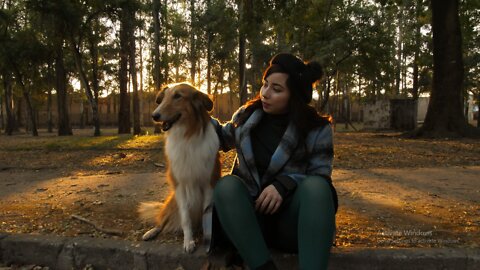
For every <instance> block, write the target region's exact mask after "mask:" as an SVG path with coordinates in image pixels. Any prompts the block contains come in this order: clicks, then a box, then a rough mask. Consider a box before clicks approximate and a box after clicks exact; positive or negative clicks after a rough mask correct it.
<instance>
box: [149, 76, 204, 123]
mask: <svg viewBox="0 0 480 270" xmlns="http://www.w3.org/2000/svg"><path fill="white" fill-rule="evenodd" d="M156 103H157V104H158V106H157V108H156V109H155V110H154V111H153V113H152V118H153V120H154V121H155V122H160V123H162V130H163V131H167V130H169V129H170V128H171V127H172V126H173V125H174V124H177V123H182V122H186V121H189V120H190V121H191V120H192V119H193V120H194V119H198V118H202V117H204V116H205V115H207V116H208V112H209V111H211V110H212V109H213V102H212V100H211V99H210V98H209V97H208V95H206V94H204V93H203V92H201V91H199V90H197V89H196V88H195V87H193V86H192V85H190V84H188V83H178V84H173V85H169V86H168V87H166V88H164V89H163V90H161V91H160V92H159V93H158V95H157V97H156Z"/></svg>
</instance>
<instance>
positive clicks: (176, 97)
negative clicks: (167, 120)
mask: <svg viewBox="0 0 480 270" xmlns="http://www.w3.org/2000/svg"><path fill="white" fill-rule="evenodd" d="M181 97H182V96H181V95H180V94H179V93H175V95H173V99H179V98H181Z"/></svg>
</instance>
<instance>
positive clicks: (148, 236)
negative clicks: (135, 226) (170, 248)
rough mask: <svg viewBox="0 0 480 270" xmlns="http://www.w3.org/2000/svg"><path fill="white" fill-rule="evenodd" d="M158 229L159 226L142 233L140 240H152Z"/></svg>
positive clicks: (158, 231)
mask: <svg viewBox="0 0 480 270" xmlns="http://www.w3.org/2000/svg"><path fill="white" fill-rule="evenodd" d="M160 231H161V229H160V228H157V227H153V228H152V229H150V230H149V231H148V232H146V233H144V234H143V236H142V240H143V241H148V240H152V239H153V238H155V237H156V236H157V235H158V234H159V233H160Z"/></svg>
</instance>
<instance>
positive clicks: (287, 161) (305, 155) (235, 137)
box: [203, 107, 333, 252]
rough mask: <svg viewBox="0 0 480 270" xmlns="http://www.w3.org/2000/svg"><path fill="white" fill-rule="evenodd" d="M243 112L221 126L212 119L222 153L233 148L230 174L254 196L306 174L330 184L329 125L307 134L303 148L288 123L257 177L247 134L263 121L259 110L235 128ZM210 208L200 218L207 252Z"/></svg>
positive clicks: (261, 112)
mask: <svg viewBox="0 0 480 270" xmlns="http://www.w3.org/2000/svg"><path fill="white" fill-rule="evenodd" d="M244 110H245V107H241V108H240V109H239V110H238V111H237V112H235V113H234V115H233V116H232V120H231V121H229V122H227V123H225V124H223V125H222V124H220V123H219V122H218V120H216V119H214V118H212V124H213V125H214V126H215V128H216V130H217V133H218V135H219V138H220V144H221V148H222V150H223V151H225V152H226V151H229V150H230V149H233V148H235V149H236V150H237V156H236V158H235V162H234V165H233V168H232V174H234V175H237V176H239V177H240V178H241V179H242V180H243V181H244V183H245V184H246V186H247V187H248V190H249V191H250V194H251V195H252V196H253V197H256V196H258V195H259V194H260V191H261V190H262V187H265V186H267V185H268V184H269V183H271V182H272V181H273V180H274V179H275V178H276V177H279V176H284V175H285V176H288V177H290V178H291V179H293V180H294V181H296V182H297V184H298V182H300V181H302V180H303V179H305V178H306V176H307V175H309V176H311V175H319V176H323V177H324V178H326V179H327V180H328V181H329V182H330V183H331V175H332V161H333V133H332V128H331V126H330V125H326V126H323V127H319V128H316V129H314V130H312V131H310V133H308V135H307V138H306V140H305V145H299V143H298V142H299V136H300V134H299V132H298V130H297V129H296V128H295V125H294V124H293V123H289V125H288V126H287V130H286V131H285V133H284V135H283V137H282V139H281V140H280V143H279V145H278V146H277V149H276V150H275V152H274V153H273V155H272V158H271V160H270V164H269V166H268V168H267V170H266V172H265V174H264V175H263V177H262V178H260V176H259V174H258V171H257V167H256V166H255V158H254V155H253V150H252V141H251V137H250V133H251V130H252V128H254V127H255V126H256V125H257V124H258V123H259V122H260V120H261V119H262V116H263V114H264V112H263V110H262V109H258V110H256V111H254V112H253V113H252V115H251V116H250V117H249V118H248V120H247V121H246V122H245V123H244V124H243V125H237V124H238V119H239V116H240V114H241V113H242V112H243V111H244ZM212 210H213V209H212V205H210V206H209V207H208V208H207V209H205V212H204V215H203V240H204V246H205V248H206V251H207V252H210V251H211V248H212V244H213V243H212V237H213V235H212V234H213V233H214V231H213V230H212V229H213V211H212Z"/></svg>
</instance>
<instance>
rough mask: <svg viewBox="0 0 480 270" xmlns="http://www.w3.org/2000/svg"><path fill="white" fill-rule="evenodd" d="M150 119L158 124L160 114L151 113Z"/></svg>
mask: <svg viewBox="0 0 480 270" xmlns="http://www.w3.org/2000/svg"><path fill="white" fill-rule="evenodd" d="M152 118H153V120H154V121H156V122H158V121H160V114H159V113H153V114H152Z"/></svg>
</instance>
